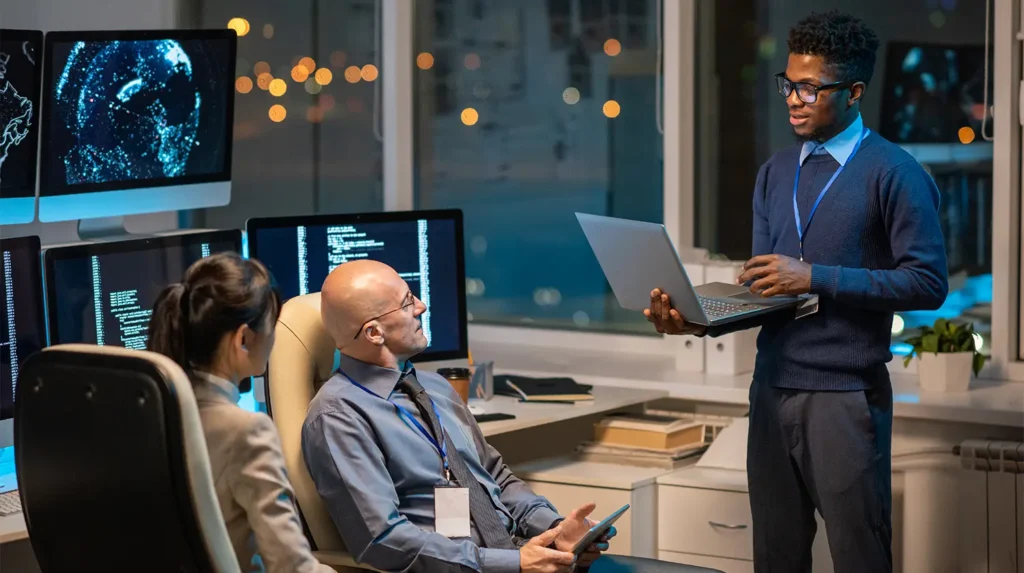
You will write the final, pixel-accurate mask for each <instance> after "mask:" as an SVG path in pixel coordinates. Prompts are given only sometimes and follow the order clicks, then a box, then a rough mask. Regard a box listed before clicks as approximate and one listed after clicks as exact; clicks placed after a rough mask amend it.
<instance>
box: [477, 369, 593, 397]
mask: <svg viewBox="0 0 1024 573" xmlns="http://www.w3.org/2000/svg"><path fill="white" fill-rule="evenodd" d="M591 389H593V386H590V385H587V384H579V383H577V382H576V381H575V380H573V379H572V378H527V377H526V376H513V375H510V374H499V375H497V376H495V377H494V393H495V394H498V395H501V396H512V397H514V398H519V400H520V401H521V402H582V401H584V400H593V399H594V396H593V395H591V393H590V391H591Z"/></svg>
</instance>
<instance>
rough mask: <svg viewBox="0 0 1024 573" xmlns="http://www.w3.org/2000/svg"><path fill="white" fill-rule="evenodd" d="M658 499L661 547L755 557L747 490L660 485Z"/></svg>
mask: <svg viewBox="0 0 1024 573" xmlns="http://www.w3.org/2000/svg"><path fill="white" fill-rule="evenodd" d="M658 502H659V503H658V505H659V506H660V508H659V509H660V511H659V512H658V549H659V550H660V551H675V552H679V553H697V554H700V555H713V556H719V557H729V558H732V559H745V560H752V559H753V558H754V537H753V533H752V532H751V527H752V524H751V517H750V502H749V500H748V497H747V494H745V493H736V492H732V491H718V490H710V489H697V488H689V487H673V486H660V487H659V489H658Z"/></svg>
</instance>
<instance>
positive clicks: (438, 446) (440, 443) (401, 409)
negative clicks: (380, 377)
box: [338, 368, 451, 481]
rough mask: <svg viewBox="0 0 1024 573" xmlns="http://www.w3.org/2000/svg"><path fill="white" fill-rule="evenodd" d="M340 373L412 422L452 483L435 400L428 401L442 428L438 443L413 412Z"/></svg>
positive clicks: (439, 413)
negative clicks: (433, 450) (435, 451)
mask: <svg viewBox="0 0 1024 573" xmlns="http://www.w3.org/2000/svg"><path fill="white" fill-rule="evenodd" d="M338 372H339V373H340V374H341V375H342V376H344V377H345V378H348V381H349V382H351V383H352V384H353V385H355V387H356V388H359V389H360V390H362V391H363V392H366V393H367V394H369V395H371V396H374V397H375V398H380V399H381V400H384V401H385V402H388V403H389V404H391V405H392V406H394V407H395V410H396V411H397V412H398V415H399V416H400V417H401V416H404V417H405V419H407V420H409V421H410V422H412V425H413V426H415V427H416V429H417V430H419V432H420V433H421V434H423V437H425V438H426V439H427V440H428V441H429V442H430V445H432V446H434V449H436V450H437V453H438V455H440V456H441V463H442V464H444V477H445V480H447V481H451V470H450V469H449V466H448V444H447V443H446V441H445V440H444V425H443V424H442V423H441V412H439V411H438V410H437V406H436V405H435V404H434V401H433V400H430V397H429V396H428V397H427V400H430V407H431V408H433V410H434V415H435V416H437V425H438V426H440V430H441V441H438V439H437V438H435V437H434V435H433V434H432V433H431V432H430V431H428V430H427V429H426V428H424V427H423V424H421V423H419V421H418V420H416V417H415V416H413V415H412V412H410V411H409V410H407V409H406V408H404V407H402V406H400V405H399V404H396V403H394V402H392V401H391V400H389V399H385V398H381V397H380V396H378V395H377V394H374V393H373V391H372V390H370V389H369V388H367V387H366V386H363V385H362V384H360V383H359V382H356V381H355V380H354V379H353V378H352V377H351V376H349V375H348V374H345V372H343V371H342V370H341V369H340V368H339V369H338Z"/></svg>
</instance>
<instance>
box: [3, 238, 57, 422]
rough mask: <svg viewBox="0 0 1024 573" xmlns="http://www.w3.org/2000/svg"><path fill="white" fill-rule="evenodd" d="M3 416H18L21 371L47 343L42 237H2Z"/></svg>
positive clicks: (4, 417)
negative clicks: (16, 404) (31, 356)
mask: <svg viewBox="0 0 1024 573" xmlns="http://www.w3.org/2000/svg"><path fill="white" fill-rule="evenodd" d="M0 266H2V267H3V271H4V278H3V281H2V282H0V419H2V420H6V419H8V418H11V417H13V416H14V397H15V396H16V395H17V388H18V372H19V370H20V369H21V365H22V363H24V362H25V359H26V358H28V357H29V356H30V355H31V354H32V353H34V352H36V351H38V350H40V349H42V348H43V347H44V346H46V323H45V322H44V320H43V284H42V282H43V281H42V272H41V271H40V268H39V267H40V264H39V238H38V237H20V238H16V239H0Z"/></svg>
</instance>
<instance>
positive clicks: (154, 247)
mask: <svg viewBox="0 0 1024 573" xmlns="http://www.w3.org/2000/svg"><path fill="white" fill-rule="evenodd" d="M240 250H241V233H240V232H239V231H217V232H208V233H194V234H187V235H175V236H170V237H160V238H154V239H139V240H133V241H123V242H119V243H106V244H96V245H79V246H73V247H63V248H58V249H50V250H48V251H47V252H46V284H47V291H48V293H49V297H50V298H49V308H50V313H49V314H50V333H51V337H52V340H53V343H54V344H64V343H72V342H82V343H88V344H98V345H100V346H104V345H109V346H122V347H124V348H132V349H136V350H145V348H146V342H147V340H148V337H147V329H148V328H149V318H150V316H151V315H152V313H153V304H154V303H155V302H156V298H157V296H159V294H160V292H161V291H162V290H163V289H164V288H165V287H167V286H168V285H170V284H173V283H176V282H179V281H181V279H182V277H184V275H185V271H186V270H187V269H188V268H189V266H191V265H192V264H193V263H195V262H196V261H198V260H200V259H202V258H204V257H207V256H209V255H211V254H213V253H219V252H224V251H234V252H240Z"/></svg>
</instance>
